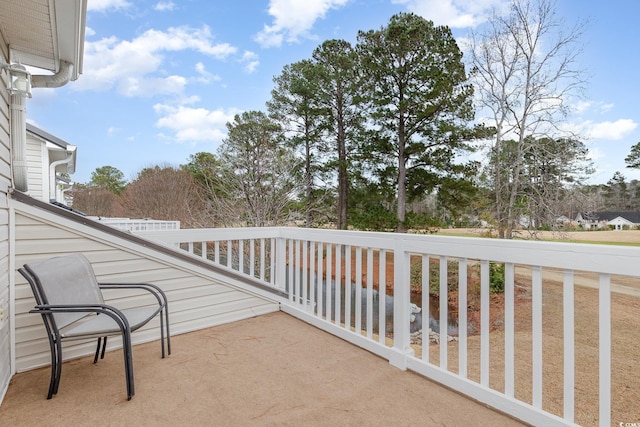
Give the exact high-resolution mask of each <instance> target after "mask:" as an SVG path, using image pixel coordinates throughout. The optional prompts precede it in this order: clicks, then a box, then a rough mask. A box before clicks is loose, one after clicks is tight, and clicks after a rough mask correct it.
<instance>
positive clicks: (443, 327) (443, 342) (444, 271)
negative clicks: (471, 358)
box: [440, 256, 449, 371]
mask: <svg viewBox="0 0 640 427" xmlns="http://www.w3.org/2000/svg"><path fill="white" fill-rule="evenodd" d="M448 261H449V260H448V258H447V257H446V256H441V257H440V368H441V369H443V370H445V371H446V370H447V369H448V366H447V364H448V360H449V357H448V355H447V350H448V347H449V345H448V338H449V337H448V335H449V334H448V332H449V331H448V327H447V325H448V323H449V319H448V318H447V317H448V316H447V315H448V305H449V295H448V294H449V283H448V276H449V274H448Z"/></svg>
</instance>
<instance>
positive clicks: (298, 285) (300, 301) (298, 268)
mask: <svg viewBox="0 0 640 427" xmlns="http://www.w3.org/2000/svg"><path fill="white" fill-rule="evenodd" d="M301 244H302V242H301V241H300V240H296V296H297V297H298V299H297V301H298V304H301V305H302V304H304V300H303V299H302V275H303V274H304V271H303V270H302V266H301V265H300V261H301V260H300V256H301V253H300V252H301V250H300V245H301Z"/></svg>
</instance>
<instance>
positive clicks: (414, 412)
mask: <svg viewBox="0 0 640 427" xmlns="http://www.w3.org/2000/svg"><path fill="white" fill-rule="evenodd" d="M171 344H172V350H173V354H172V355H171V356H170V357H169V358H168V359H166V360H162V359H161V358H160V355H159V353H160V351H159V344H158V343H157V342H152V343H148V344H143V345H138V346H136V347H134V366H135V376H136V395H135V396H134V397H133V399H132V400H131V401H130V402H127V400H126V392H125V384H124V374H123V366H122V364H123V362H122V353H121V352H120V351H116V352H111V353H109V354H107V355H106V357H105V359H104V360H102V361H100V362H99V363H98V364H97V365H93V364H92V363H91V362H92V360H91V358H82V359H78V360H74V361H71V362H68V363H65V364H64V365H63V373H62V380H61V383H60V390H59V392H58V394H57V395H56V396H54V398H53V399H52V400H49V401H47V400H46V391H47V387H48V385H49V372H50V371H49V369H48V368H45V369H38V370H35V371H30V372H26V373H21V374H18V375H16V376H15V377H14V378H13V380H12V381H11V384H10V386H9V391H8V393H7V395H6V396H5V399H4V402H3V403H2V406H0V425H6V426H9V425H14V426H21V425H37V424H46V425H104V424H107V425H136V426H144V425H154V426H156V425H194V426H195V425H224V426H234V425H242V426H246V425H295V426H302V425H314V426H316V425H327V426H336V425H368V426H374V425H379V426H383V425H395V426H409V425H412V426H417V425H422V426H424V425H446V426H465V425H469V426H471V425H473V426H506V425H520V424H519V423H518V422H516V421H514V420H513V419H511V418H508V417H506V416H504V415H502V414H499V413H497V412H494V411H493V410H491V409H488V408H486V407H484V406H483V405H480V404H478V403H476V402H474V401H471V400H469V399H466V398H465V397H463V396H461V395H459V394H457V393H455V392H452V391H450V390H448V389H446V388H443V387H441V386H439V385H437V384H435V383H433V382H431V381H429V380H426V379H424V378H422V377H420V376H419V375H417V374H414V373H411V372H403V371H400V370H398V369H396V368H394V367H392V366H390V365H389V364H388V363H387V361H385V360H383V359H381V358H379V357H377V356H375V355H373V354H371V353H368V352H367V351H364V350H361V349H359V348H358V347H356V346H353V345H351V344H349V343H347V342H345V341H343V340H341V339H339V338H336V337H334V336H332V335H329V334H327V333H325V332H323V331H321V330H319V329H316V328H314V327H313V326H310V325H307V324H305V323H303V322H301V321H299V320H297V319H295V318H293V317H291V316H288V315H286V314H284V313H273V314H270V315H264V316H260V317H256V318H252V319H248V320H244V321H240V322H236V323H232V324H227V325H222V326H218V327H215V328H210V329H205V330H201V331H197V332H193V333H189V334H184V335H178V336H176V337H175V338H173V339H172V343H171Z"/></svg>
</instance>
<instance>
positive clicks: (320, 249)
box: [316, 242, 324, 318]
mask: <svg viewBox="0 0 640 427" xmlns="http://www.w3.org/2000/svg"><path fill="white" fill-rule="evenodd" d="M323 246H324V245H323V244H322V242H318V264H317V266H318V276H317V282H318V298H317V299H316V302H317V303H318V317H320V318H322V317H323V314H324V298H323V296H324V272H323V268H322V267H323V265H322V264H323V263H324V260H323V258H324V247H323Z"/></svg>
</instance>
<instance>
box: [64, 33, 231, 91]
mask: <svg viewBox="0 0 640 427" xmlns="http://www.w3.org/2000/svg"><path fill="white" fill-rule="evenodd" d="M184 50H195V51H197V52H199V53H201V54H204V55H208V56H212V57H214V58H216V59H225V58H227V57H228V56H230V55H232V54H234V53H235V52H236V48H235V47H233V46H231V45H230V44H228V43H214V41H213V36H212V35H211V32H210V30H209V28H208V27H206V26H204V27H202V28H191V27H172V28H169V29H168V30H166V31H159V30H148V31H145V32H144V33H143V34H141V35H140V36H138V37H136V38H134V39H133V40H118V39H117V38H116V37H114V36H112V37H108V38H103V39H101V40H98V41H95V42H91V41H86V42H85V54H84V75H83V76H82V79H79V80H78V81H77V82H76V83H75V84H74V85H73V88H74V89H78V90H82V89H89V90H97V91H104V90H109V89H111V88H113V87H117V88H118V91H119V93H120V94H122V95H125V96H153V95H155V94H166V93H179V92H180V91H181V90H182V89H183V88H184V86H185V84H186V79H185V78H184V77H181V76H175V75H171V76H166V75H163V74H165V73H166V72H165V71H164V70H162V69H161V65H162V64H163V61H164V60H165V58H164V54H166V53H167V52H180V51H184Z"/></svg>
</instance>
